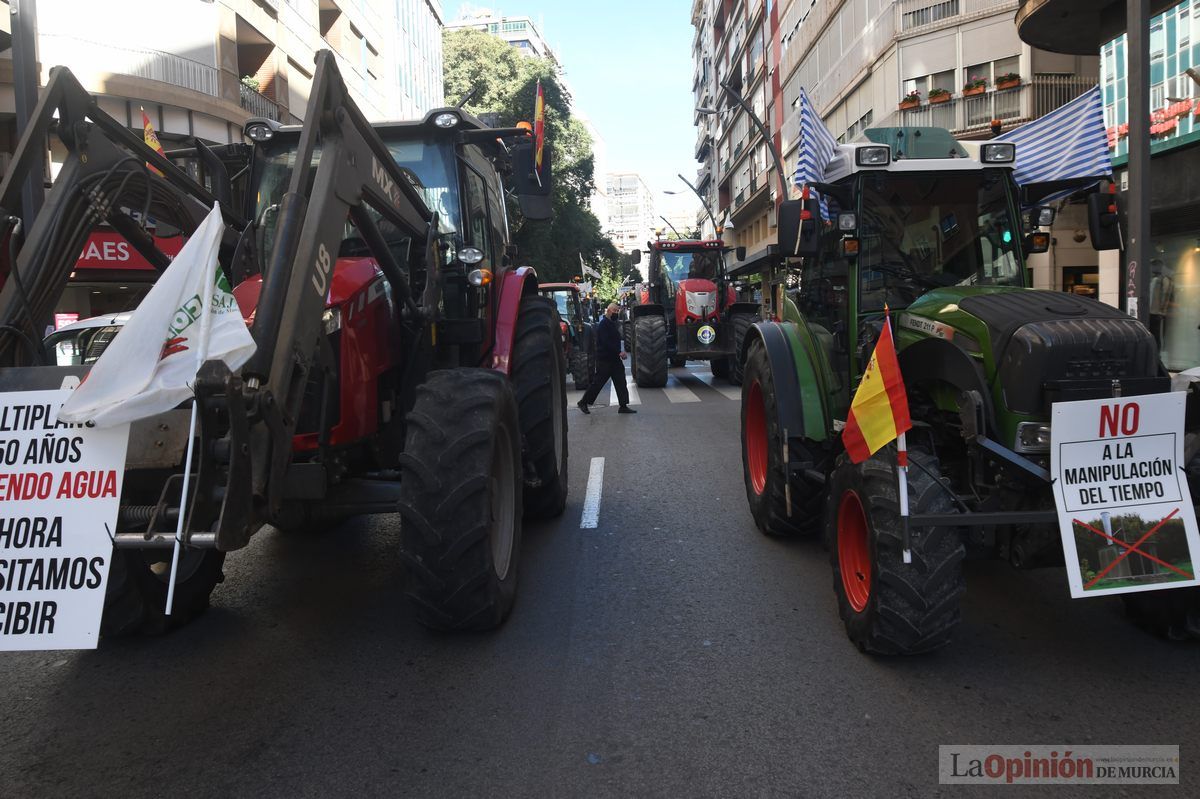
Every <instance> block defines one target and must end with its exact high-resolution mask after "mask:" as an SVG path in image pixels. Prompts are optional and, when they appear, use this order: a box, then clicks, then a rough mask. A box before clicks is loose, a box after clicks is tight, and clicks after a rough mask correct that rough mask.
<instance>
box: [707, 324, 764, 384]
mask: <svg viewBox="0 0 1200 799" xmlns="http://www.w3.org/2000/svg"><path fill="white" fill-rule="evenodd" d="M756 321H757V317H756V316H754V315H753V314H748V313H738V314H734V315H733V316H732V317H731V319H730V320H729V322H730V324H731V325H732V326H733V355H730V356H729V358H728V360H727V361H726V362H727V363H728V364H729V369H728V374H729V383H730V385H734V386H740V385H741V384H742V379H743V377H744V375H745V371H746V364H745V363H743V362H742V360H741V358H739V357H738V355H739V354H740V353H741V351H742V342H743V341H745V340H746V334H747V333H748V332H750V328H751V327H753V326H754V323H755V322H756ZM715 371H716V370H714V373H715Z"/></svg>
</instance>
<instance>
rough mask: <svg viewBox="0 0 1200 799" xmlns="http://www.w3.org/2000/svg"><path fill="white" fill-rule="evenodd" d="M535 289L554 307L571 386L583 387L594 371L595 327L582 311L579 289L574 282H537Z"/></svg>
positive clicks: (583, 309) (588, 381) (582, 302)
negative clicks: (560, 331) (573, 383)
mask: <svg viewBox="0 0 1200 799" xmlns="http://www.w3.org/2000/svg"><path fill="white" fill-rule="evenodd" d="M538 292H539V293H540V294H541V295H542V296H543V297H549V298H550V299H551V300H553V302H554V306H555V308H557V309H558V319H559V325H560V326H561V327H562V336H563V352H564V353H565V354H566V358H567V368H568V369H569V371H570V372H571V378H572V380H574V382H575V388H576V389H584V388H587V387H588V383H590V382H591V380H592V375H593V374H594V373H595V371H596V326H595V324H593V322H592V320H591V319H590V318H589V317H588V314H587V312H586V310H585V306H584V299H583V292H582V291H581V290H580V288H579V285H578V284H577V283H541V284H539V285H538Z"/></svg>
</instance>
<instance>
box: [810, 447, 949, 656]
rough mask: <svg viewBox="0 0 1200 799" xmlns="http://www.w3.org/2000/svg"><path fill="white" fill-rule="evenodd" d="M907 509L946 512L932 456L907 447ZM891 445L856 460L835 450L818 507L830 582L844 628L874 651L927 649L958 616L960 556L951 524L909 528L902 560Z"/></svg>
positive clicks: (945, 638)
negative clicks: (823, 502) (907, 556)
mask: <svg viewBox="0 0 1200 799" xmlns="http://www.w3.org/2000/svg"><path fill="white" fill-rule="evenodd" d="M908 455H909V461H910V463H911V464H912V465H911V466H910V468H909V470H908V502H909V509H910V512H911V513H953V512H954V504H953V503H952V502H951V499H950V497H949V495H948V494H947V492H946V489H945V488H944V487H943V486H942V485H939V481H940V473H939V470H938V463H937V460H936V459H935V458H934V457H932V456H931V455H928V454H926V453H925V452H922V451H920V450H914V449H910V450H909V453H908ZM895 459H896V448H895V446H894V445H889V446H887V447H884V448H883V449H882V450H880V451H879V452H877V453H875V455H874V456H873V457H871V458H869V459H867V460H865V461H863V462H862V463H860V464H853V463H851V462H850V459H849V458H848V457H846V455H845V454H843V455H842V456H841V457H840V458H839V459H838V465H837V467H836V468H835V469H834V472H833V477H832V479H831V481H830V488H829V504H828V506H827V508H826V513H825V525H826V536H827V538H828V541H829V544H830V546H829V553H830V562H831V563H832V565H833V589H834V592H835V593H836V594H837V600H838V612H839V613H840V614H841V617H842V621H843V622H844V623H845V625H846V634H847V635H848V636H849V637H850V640H851V641H853V642H854V643H855V644H856V645H857V646H858V648H859V649H861V650H862V651H863V652H869V653H871V654H876V655H908V654H916V653H919V652H929V651H931V650H934V649H938V648H939V647H942V646H945V645H946V644H948V643H949V642H950V639H951V637H952V636H953V634H954V630H955V629H956V628H957V627H958V623H959V621H960V618H961V614H960V612H959V602H960V601H961V599H962V595H963V592H964V591H965V583H964V580H963V573H962V564H963V559H964V558H965V557H966V551H965V548H964V547H963V543H962V537H961V534H960V531H959V529H958V528H955V527H933V528H917V527H914V528H912V531H911V548H912V562H911V563H904V559H903V533H902V532H901V531H902V527H901V518H900V513H899V505H898V497H897V484H896V471H895V468H894V464H895Z"/></svg>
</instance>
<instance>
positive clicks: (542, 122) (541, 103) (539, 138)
mask: <svg viewBox="0 0 1200 799" xmlns="http://www.w3.org/2000/svg"><path fill="white" fill-rule="evenodd" d="M545 142H546V98H545V96H544V95H543V94H542V82H541V81H540V80H539V81H538V82H537V96H536V97H535V98H534V100H533V146H534V151H533V152H534V161H533V163H534V166H536V167H537V171H538V177H539V178H540V177H541V175H542V145H543V144H545Z"/></svg>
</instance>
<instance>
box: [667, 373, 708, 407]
mask: <svg viewBox="0 0 1200 799" xmlns="http://www.w3.org/2000/svg"><path fill="white" fill-rule="evenodd" d="M662 392H663V393H664V394H666V395H667V399H669V400H670V401H671V402H676V403H678V402H699V401H700V398H699V397H697V396H696V395H695V394H693V393H692V390H691V389H690V388H688V387H687V386H685V385H683V384H682V383H680V382H679V378H677V377H675V375H671V376H670V377H669V378H667V387H666V388H664V389H663V390H662Z"/></svg>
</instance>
